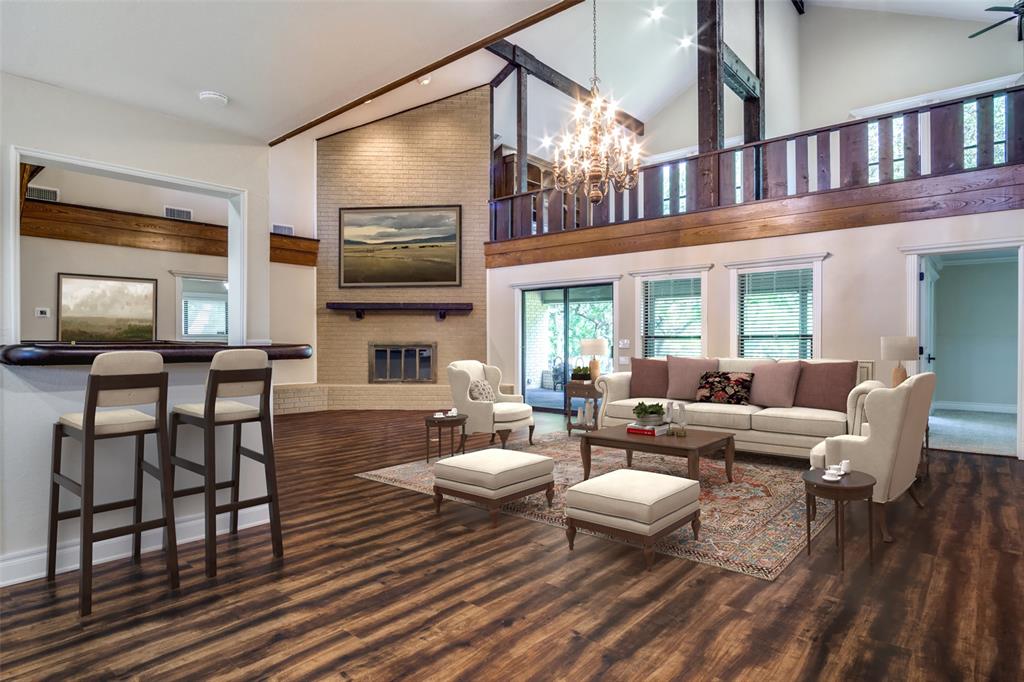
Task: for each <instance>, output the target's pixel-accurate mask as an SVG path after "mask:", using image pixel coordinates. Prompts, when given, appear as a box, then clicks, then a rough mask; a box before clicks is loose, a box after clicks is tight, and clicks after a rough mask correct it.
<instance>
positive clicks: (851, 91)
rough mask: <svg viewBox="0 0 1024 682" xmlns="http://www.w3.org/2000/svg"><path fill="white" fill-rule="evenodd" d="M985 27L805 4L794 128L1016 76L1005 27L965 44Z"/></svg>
mask: <svg viewBox="0 0 1024 682" xmlns="http://www.w3.org/2000/svg"><path fill="white" fill-rule="evenodd" d="M992 4H1000V3H992ZM1006 4H1012V3H1006ZM993 17H995V15H993ZM986 25H987V24H979V23H975V22H970V21H958V20H956V19H942V18H937V17H923V16H916V15H909V14H893V13H881V12H870V11H863V10H848V9H840V8H835V7H821V6H818V5H811V6H809V7H808V10H807V14H805V15H804V16H802V17H801V18H800V91H801V92H800V117H801V121H800V124H801V126H802V127H803V128H804V129H811V128H816V127H819V126H826V125H831V124H833V123H839V122H841V121H844V120H846V119H848V118H849V113H850V110H851V109H855V108H857V107H864V106H869V105H872V104H881V103H883V102H889V101H892V100H895V99H902V98H904V97H912V96H914V95H920V94H924V93H928V92H934V91H935V90H942V89H945V88H951V87H954V86H957V85H963V84H966V83H975V82H978V81H983V80H988V79H990V78H996V77H998V76H1005V75H1007V74H1010V73H1016V72H1019V71H1020V70H1021V66H1022V62H1021V59H1022V56H1021V44H1020V43H1018V42H1016V41H1015V40H1013V38H1012V36H1011V35H1010V34H1011V33H1012V31H1011V30H1008V29H1005V27H1004V29H1001V32H994V33H992V34H986V35H985V36H982V37H980V38H974V39H973V40H968V38H967V36H969V35H970V34H971V33H973V32H975V31H977V30H979V29H981V28H984V27H985V26H986Z"/></svg>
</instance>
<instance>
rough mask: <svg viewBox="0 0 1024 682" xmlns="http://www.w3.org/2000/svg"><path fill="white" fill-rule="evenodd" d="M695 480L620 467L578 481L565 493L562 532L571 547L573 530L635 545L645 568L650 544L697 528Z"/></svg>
mask: <svg viewBox="0 0 1024 682" xmlns="http://www.w3.org/2000/svg"><path fill="white" fill-rule="evenodd" d="M699 498H700V484H699V483H698V482H697V481H691V480H690V479H688V478H680V477H678V476H668V475H666V474H655V473H652V472H649V471H637V470H635V469H619V470H617V471H612V472H610V473H607V474H603V475H601V476H597V477H596V478H591V479H589V480H586V481H583V482H582V483H577V484H576V485H574V486H572V487H571V488H569V489H568V490H567V491H566V492H565V516H566V520H567V522H568V527H567V528H566V531H565V534H566V536H567V537H568V538H569V549H570V550H572V548H573V540H574V539H575V538H576V529H577V528H587V529H590V530H595V531H599V532H601V533H607V534H608V535H611V536H613V537H619V538H623V539H625V540H629V541H632V542H636V543H638V544H639V545H640V546H641V547H642V548H643V552H644V561H645V563H646V564H647V570H648V571H649V570H651V564H652V563H653V562H654V543H655V542H656V541H657V540H658V539H659V538H662V537H664V536H665V535H668V534H669V533H671V532H672V531H674V530H675V529H677V528H679V527H680V526H683V525H685V524H687V523H689V524H691V526H692V527H693V539H694V540H696V539H697V534H698V533H699V532H700V499H699Z"/></svg>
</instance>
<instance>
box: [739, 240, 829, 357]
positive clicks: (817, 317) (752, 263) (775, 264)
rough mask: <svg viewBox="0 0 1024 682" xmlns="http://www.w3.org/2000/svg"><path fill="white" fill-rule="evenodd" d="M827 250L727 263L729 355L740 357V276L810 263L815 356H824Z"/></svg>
mask: <svg viewBox="0 0 1024 682" xmlns="http://www.w3.org/2000/svg"><path fill="white" fill-rule="evenodd" d="M829 255H830V254H829V253H828V252H827V251H822V252H819V253H810V254H805V255H802V256H782V257H779V258H762V259H757V260H746V261H734V262H732V263H726V264H725V267H727V268H728V269H729V271H730V274H729V354H730V356H731V357H734V358H738V357H739V356H740V300H739V299H740V275H741V274H746V273H750V272H777V271H779V270H800V269H803V268H806V267H808V266H810V268H811V286H812V287H813V292H814V297H813V312H812V315H813V317H814V320H813V330H812V332H811V335H812V341H811V347H812V354H811V359H813V360H817V359H820V358H822V357H827V356H823V354H822V352H821V350H822V349H821V310H822V306H821V300H822V297H823V296H822V285H821V280H822V277H821V264H822V262H824V260H825V259H826V258H828V257H829Z"/></svg>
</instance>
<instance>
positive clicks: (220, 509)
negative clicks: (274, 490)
mask: <svg viewBox="0 0 1024 682" xmlns="http://www.w3.org/2000/svg"><path fill="white" fill-rule="evenodd" d="M272 499H273V498H272V497H271V496H270V495H264V496H263V497H254V498H252V499H251V500H242V501H241V502H229V503H227V504H219V505H217V507H216V512H217V513H218V514H223V513H224V512H232V511H238V510H239V509H246V508H248V507H258V506H259V505H261V504H270V502H271V500H272Z"/></svg>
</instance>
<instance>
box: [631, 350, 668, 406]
mask: <svg viewBox="0 0 1024 682" xmlns="http://www.w3.org/2000/svg"><path fill="white" fill-rule="evenodd" d="M631 369H632V372H633V375H632V376H631V377H630V379H629V397H630V398H664V397H665V395H666V394H667V393H668V363H667V362H666V361H664V360H654V359H651V358H633V362H632V367H631Z"/></svg>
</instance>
